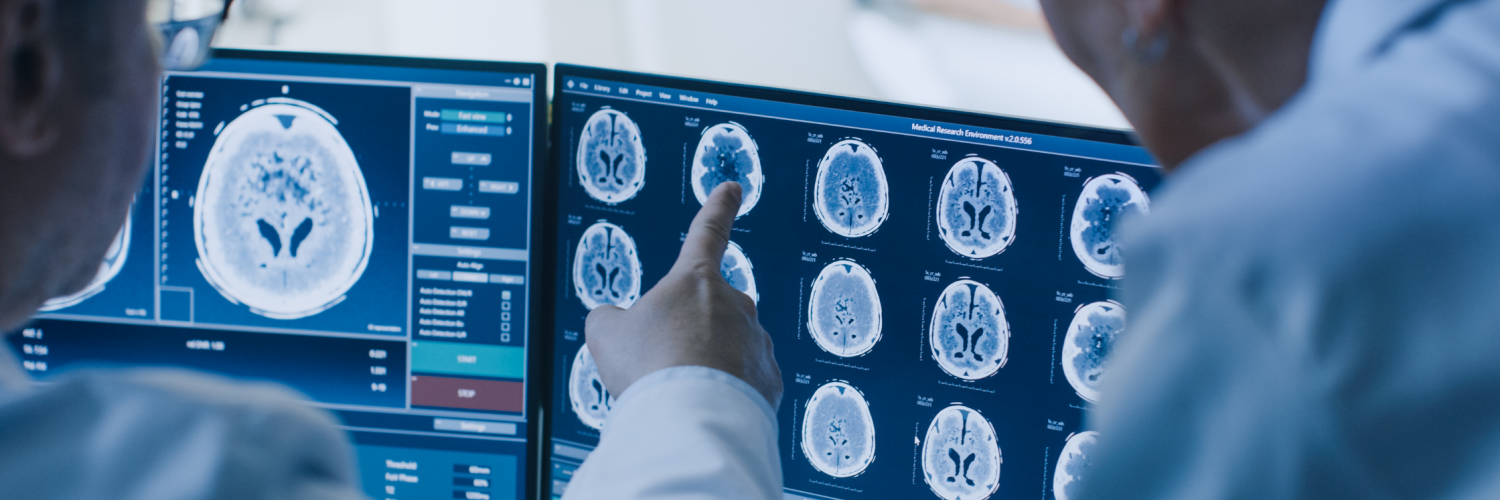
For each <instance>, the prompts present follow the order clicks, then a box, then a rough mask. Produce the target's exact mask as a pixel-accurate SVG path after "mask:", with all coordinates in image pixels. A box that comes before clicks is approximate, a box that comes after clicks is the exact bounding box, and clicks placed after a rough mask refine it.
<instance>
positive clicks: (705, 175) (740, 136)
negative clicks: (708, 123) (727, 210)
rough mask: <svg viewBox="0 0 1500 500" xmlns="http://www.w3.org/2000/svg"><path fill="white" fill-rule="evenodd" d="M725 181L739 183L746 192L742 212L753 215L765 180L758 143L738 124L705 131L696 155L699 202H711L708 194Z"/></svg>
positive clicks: (695, 189) (694, 186)
mask: <svg viewBox="0 0 1500 500" xmlns="http://www.w3.org/2000/svg"><path fill="white" fill-rule="evenodd" d="M726 181H734V182H738V183H740V187H741V188H742V189H743V191H742V192H741V193H742V201H740V212H739V214H738V215H737V217H741V216H744V215H745V214H747V213H750V210H751V209H754V208H755V204H756V203H757V202H759V201H760V189H761V186H763V185H765V182H766V178H765V174H763V173H762V172H761V170H760V152H759V150H758V149H757V148H756V147H755V140H754V139H751V138H750V134H749V133H748V132H746V131H745V127H742V126H740V124H738V123H734V122H730V123H720V124H718V125H714V126H712V127H709V128H708V129H707V130H704V131H703V137H702V138H701V139H699V140H698V152H697V153H695V154H694V155H693V195H694V196H697V197H698V203H700V204H701V203H705V202H707V201H708V194H709V193H712V192H713V191H714V188H715V187H717V186H718V185H719V184H722V183H724V182H726Z"/></svg>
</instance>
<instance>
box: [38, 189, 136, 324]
mask: <svg viewBox="0 0 1500 500" xmlns="http://www.w3.org/2000/svg"><path fill="white" fill-rule="evenodd" d="M134 217H135V214H134V213H133V212H132V213H131V214H129V215H127V216H126V217H125V227H122V228H120V232H119V233H116V234H115V241H114V242H113V243H110V244H109V250H108V251H106V252H104V262H102V263H100V264H99V272H98V273H95V274H94V279H93V280H90V281H89V284H88V286H85V287H83V289H82V290H79V291H77V292H74V293H73V294H71V295H65V296H62V297H56V298H53V299H50V300H48V301H47V302H46V303H44V304H42V307H41V310H42V311H56V310H58V309H64V308H68V307H73V306H76V305H78V304H80V303H82V302H83V301H85V300H88V299H89V297H93V296H94V295H97V294H98V293H99V292H102V291H104V286H105V285H107V284H109V281H110V280H112V279H115V275H118V274H120V269H121V268H124V267H125V258H126V257H128V256H129V255H130V226H131V223H130V220H131V219H132V218H134Z"/></svg>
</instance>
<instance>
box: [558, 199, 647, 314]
mask: <svg viewBox="0 0 1500 500" xmlns="http://www.w3.org/2000/svg"><path fill="white" fill-rule="evenodd" d="M573 293H575V294H577V295H578V299H579V300H582V301H583V306H584V307H587V308H589V310H593V309H594V308H595V307H599V306H601V305H604V304H611V305H614V306H616V307H621V308H625V309H629V308H630V306H632V305H635V300H636V299H638V298H640V296H641V258H640V256H638V255H636V253H635V239H633V238H631V237H630V235H628V234H625V230H624V229H620V226H616V225H614V224H610V223H608V222H604V221H599V222H596V223H594V225H592V226H589V228H588V229H587V230H584V232H583V237H582V238H580V239H579V240H578V252H577V254H576V255H574V256H573Z"/></svg>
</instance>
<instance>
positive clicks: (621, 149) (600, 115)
mask: <svg viewBox="0 0 1500 500" xmlns="http://www.w3.org/2000/svg"><path fill="white" fill-rule="evenodd" d="M578 183H579V184H582V185H583V190H584V191H587V192H588V194H589V196H592V197H593V198H594V199H596V200H599V201H602V202H604V203H608V204H611V205H613V204H616V203H620V202H623V201H626V200H629V199H631V198H635V195H636V194H637V193H640V192H641V186H642V185H644V184H645V183H646V147H645V146H644V145H642V144H641V129H640V127H638V126H636V124H635V121H634V120H631V119H630V117H629V116H625V113H621V112H619V111H616V110H613V109H610V108H604V109H600V110H599V111H597V112H595V113H594V115H593V116H590V117H589V121H588V122H587V123H585V124H584V125H583V135H582V136H581V137H579V138H578Z"/></svg>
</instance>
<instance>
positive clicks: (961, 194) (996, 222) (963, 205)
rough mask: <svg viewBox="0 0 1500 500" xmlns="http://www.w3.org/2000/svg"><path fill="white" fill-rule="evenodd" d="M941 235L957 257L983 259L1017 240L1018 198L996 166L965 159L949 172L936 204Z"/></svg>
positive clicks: (984, 160)
mask: <svg viewBox="0 0 1500 500" xmlns="http://www.w3.org/2000/svg"><path fill="white" fill-rule="evenodd" d="M937 226H938V235H939V236H941V237H942V238H943V243H946V244H947V245H948V248H949V249H951V250H953V251H954V253H957V254H959V255H962V256H964V257H969V258H973V259H983V258H985V257H990V256H993V255H995V254H998V253H1000V252H1003V251H1005V248H1006V247H1008V246H1010V243H1011V241H1013V240H1014V239H1015V236H1016V196H1015V193H1013V192H1011V186H1010V176H1009V175H1006V173H1005V171H1003V170H1000V166H999V165H996V164H995V162H992V161H989V160H986V159H983V158H975V157H970V158H964V159H963V160H959V162H958V163H957V164H955V165H953V168H952V169H950V170H948V176H947V177H944V178H943V188H942V191H940V192H939V194H938V202H937Z"/></svg>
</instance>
